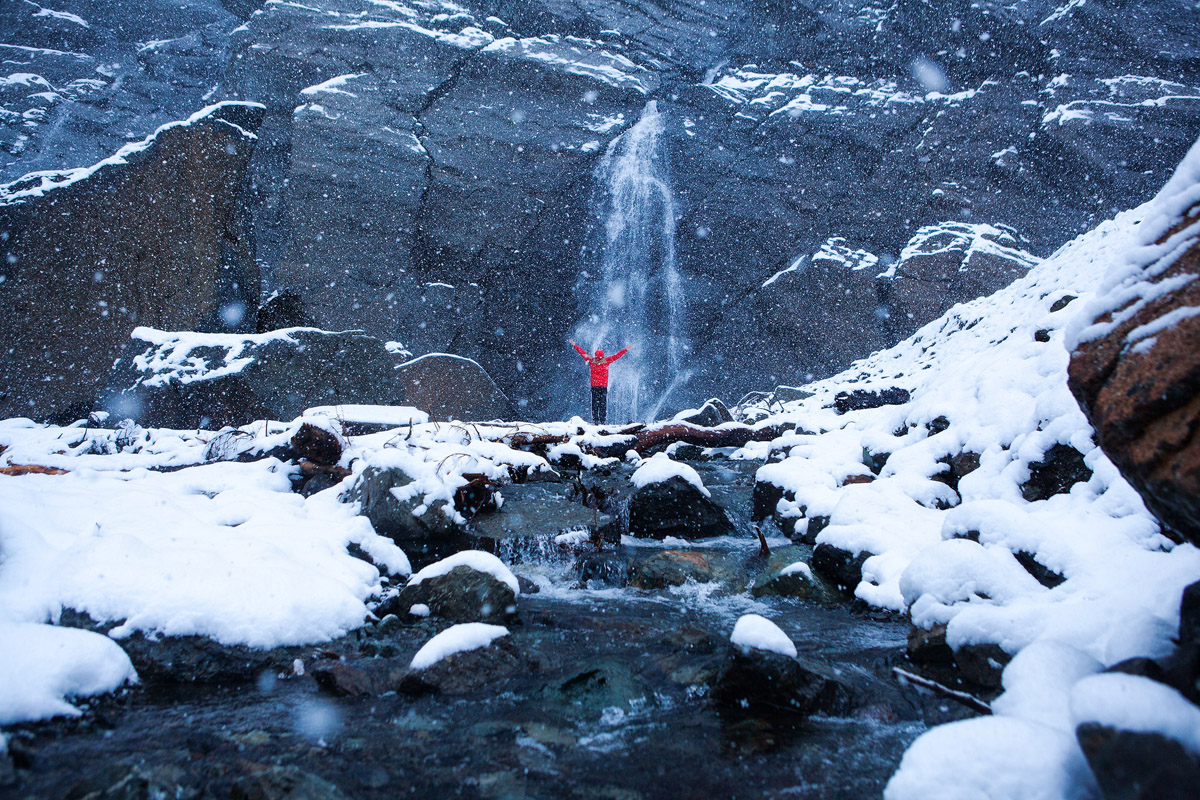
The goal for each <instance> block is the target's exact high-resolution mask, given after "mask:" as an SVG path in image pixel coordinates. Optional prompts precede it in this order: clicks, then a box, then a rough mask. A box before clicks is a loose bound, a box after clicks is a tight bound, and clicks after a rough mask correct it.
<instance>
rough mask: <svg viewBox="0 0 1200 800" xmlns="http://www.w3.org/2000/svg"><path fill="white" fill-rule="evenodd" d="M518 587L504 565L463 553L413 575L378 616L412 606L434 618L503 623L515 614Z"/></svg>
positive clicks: (487, 556) (481, 555)
mask: <svg viewBox="0 0 1200 800" xmlns="http://www.w3.org/2000/svg"><path fill="white" fill-rule="evenodd" d="M520 593H521V587H520V584H519V583H518V582H517V577H516V576H515V575H513V573H512V571H511V570H509V568H508V567H507V566H505V564H504V562H502V561H501V560H500V559H498V558H496V557H495V556H494V555H492V554H490V553H484V552H482V551H480V550H465V551H463V552H461V553H456V554H455V555H453V556H450V557H449V558H445V559H442V560H441V561H438V562H436V563H433V564H430V565H429V566H428V567H425V568H424V569H422V570H420V571H419V572H417V573H415V574H414V575H413V576H412V577H411V578H410V579H409V581H408V584H407V585H405V586H404V588H403V589H401V590H400V592H399V594H397V595H396V596H395V597H393V598H391V599H389V600H388V601H386V602H385V603H384V604H383V605H381V606H380V608H379V609H378V610H377V612H376V613H377V614H381V615H382V614H396V615H401V614H404V613H406V612H408V611H409V609H411V608H412V607H413V606H414V605H417V604H420V605H424V606H427V607H428V608H429V613H430V615H432V616H435V617H441V618H443V619H451V620H455V621H457V622H502V621H504V620H506V619H510V618H511V617H512V616H513V615H515V614H516V613H517V596H518V595H519V594H520Z"/></svg>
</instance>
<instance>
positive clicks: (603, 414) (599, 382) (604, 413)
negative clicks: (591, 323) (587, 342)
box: [571, 339, 629, 425]
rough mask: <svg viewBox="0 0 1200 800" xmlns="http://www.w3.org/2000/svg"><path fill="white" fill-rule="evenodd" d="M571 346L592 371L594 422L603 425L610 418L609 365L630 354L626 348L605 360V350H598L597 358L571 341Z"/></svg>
mask: <svg viewBox="0 0 1200 800" xmlns="http://www.w3.org/2000/svg"><path fill="white" fill-rule="evenodd" d="M571 346H572V347H574V348H575V349H576V351H578V352H579V355H580V356H582V357H583V360H584V361H586V362H587V363H588V366H589V367H590V368H591V371H592V381H591V382H592V422H594V423H595V424H597V425H603V424H604V423H605V422H606V421H607V418H608V365H609V364H611V363H613V362H614V361H616V360H617V359H618V358H620V357H621V356H623V355H625V354H626V353H628V352H629V348H628V347H626V348H625V349H623V350H622V351H621V352H619V353H617V354H616V355H615V356H608V357H607V358H605V356H604V351H603V350H597V351H596V355H595V356H589V355H588V354H587V350H584V349H583V348H582V347H580V346H579V345H577V344H575V340H574V339H572V340H571Z"/></svg>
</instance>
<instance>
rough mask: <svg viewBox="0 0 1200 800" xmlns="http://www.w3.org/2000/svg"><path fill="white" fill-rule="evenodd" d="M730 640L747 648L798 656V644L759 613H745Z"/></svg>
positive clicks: (739, 619) (744, 649)
mask: <svg viewBox="0 0 1200 800" xmlns="http://www.w3.org/2000/svg"><path fill="white" fill-rule="evenodd" d="M729 641H730V643H731V644H733V645H734V646H736V647H740V648H741V649H742V650H743V651H746V650H766V651H768V652H771V653H779V654H781V655H785V656H790V657H792V658H795V657H796V645H795V644H794V643H793V642H792V640H791V639H789V638H788V635H787V634H786V633H784V632H783V631H782V630H780V628H779V626H778V625H776V624H775V623H774V622H771V620H769V619H767V618H766V617H762V616H759V615H758V614H743V615H742V616H741V617H739V618H738V621H737V623H736V624H735V625H734V626H733V635H732V636H730V637H729Z"/></svg>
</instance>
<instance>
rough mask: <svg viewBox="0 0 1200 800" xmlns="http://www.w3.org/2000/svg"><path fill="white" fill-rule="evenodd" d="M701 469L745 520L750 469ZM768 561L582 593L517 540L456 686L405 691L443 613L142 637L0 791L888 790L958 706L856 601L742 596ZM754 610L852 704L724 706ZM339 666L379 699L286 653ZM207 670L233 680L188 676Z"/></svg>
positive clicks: (623, 550)
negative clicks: (513, 587) (344, 691)
mask: <svg viewBox="0 0 1200 800" xmlns="http://www.w3.org/2000/svg"><path fill="white" fill-rule="evenodd" d="M696 466H697V468H698V469H702V470H704V473H705V482H706V484H709V485H710V486H712V487H713V492H714V496H719V497H723V498H724V499H723V503H727V504H728V505H727V507H729V506H733V510H734V511H735V513H736V514H737V515H740V516H743V517H744V519H745V520H748V513H749V512H748V503H749V497H750V495H749V492H750V489H751V488H752V483H753V470H752V469H749V468H748V467H749V465H746V466H745V467H743V466H742V465H737V464H733V463H732V462H730V463H726V464H721V463H719V462H714V463H710V464H697V465H696ZM722 482H723V483H722ZM769 542H770V544H771V545H772V548H773V549H775V550H778V549H779V548H781V547H782V546H790V545H791V543H790V542H788V541H787V540H786V539H783V538H782V537H777V538H773V539H770V540H769ZM502 544H504V543H502ZM801 547H802V546H801ZM758 549H759V543H758V541H757V539H755V538H750V537H749V536H735V537H725V538H722V539H719V540H715V541H708V542H705V543H704V544H702V545H701V544H695V545H693V544H689V543H683V542H679V541H674V542H672V541H668V542H666V543H662V542H649V543H647V542H646V541H644V540H636V541H635V540H632V539H630V538H629V537H625V539H624V541H623V543H622V544H621V545H617V546H613V545H607V546H606V550H607V555H605V557H606V558H609V559H615V560H618V561H620V560H622V559H627V560H628V559H636V558H638V557H642V556H644V555H645V554H646V553H647V552H651V553H653V552H664V551H671V550H675V551H678V550H694V551H695V552H697V553H701V554H703V556H704V558H707V559H709V560H711V561H713V562H714V563H717V562H719V563H720V564H722V565H724V567H723V570H724V573H723V574H724V575H725V576H726V577H724V578H723V579H722V580H720V581H714V582H712V583H699V584H698V583H694V582H688V583H686V584H684V585H682V586H672V587H667V588H664V589H659V590H647V589H637V588H630V587H628V586H619V585H608V584H606V583H605V582H604V581H597V580H586V581H582V582H581V580H580V573H579V569H580V567H579V564H578V563H577V562H578V561H580V560H581V559H583V558H584V557H585V555H587V554H586V553H570V552H565V551H563V550H561V549H558V548H554V547H547V546H544V543H543V545H538V543H536V542H523V543H513V542H509V543H507V545H506V546H502V547H501V548H500V551H501V556H502V558H504V559H505V560H506V561H507V562H508V563H510V565H511V566H512V568H513V570H514V571H515V572H516V573H517V574H518V575H520V576H521V577H522V578H524V579H525V581H524V583H525V585H526V587H527V590H526V591H524V592H523V593H522V594H521V596H520V598H519V602H518V613H517V615H516V617H515V618H514V619H513V620H512V621H510V622H509V623H508V628H509V630H510V636H509V637H507V639H508V640H509V641H508V649H507V650H506V651H505V652H506V653H508V654H509V655H507V656H505V657H506V658H508V659H509V661H510V662H511V663H509V665H508V667H507V668H504V669H498V670H496V671H495V672H494V673H493V672H486V674H485V673H480V674H479V675H476V676H469V679H468V680H467V681H466V683H467V687H466V688H465V689H459V690H455V691H453V692H445V693H429V694H420V695H413V694H408V693H405V692H403V691H397V690H396V688H395V686H396V681H395V679H394V678H395V676H396V675H398V674H401V673H403V671H404V670H405V669H406V667H407V665H408V662H409V660H411V658H412V655H413V653H415V652H416V650H417V649H418V648H419V647H420V646H421V645H422V644H423V643H424V642H426V641H427V640H428V639H429V638H430V637H431V636H433V635H434V634H435V633H437V632H439V631H441V630H444V629H445V628H446V627H448V626H449V623H448V622H446V621H444V620H437V619H432V618H420V617H409V618H408V619H405V620H400V621H399V624H396V621H395V620H393V622H392V624H390V625H368V626H366V627H365V628H363V629H360V630H358V631H355V632H353V633H352V634H350V635H348V636H346V637H343V638H342V639H339V640H337V641H334V642H330V643H326V644H324V645H314V646H308V647H293V648H278V649H276V650H271V651H247V650H245V649H244V648H225V649H224V652H217V651H216V650H214V648H217V650H220V648H219V647H217V646H215V645H213V643H211V642H202V643H198V642H195V641H189V640H171V639H163V640H161V641H159V642H150V641H144V640H141V639H140V636H139V637H134V638H135V639H136V640H138V641H135V642H123V644H126V646H127V648H128V649H129V650H130V653H131V657H132V658H133V659H134V663H135V664H136V665H137V666H138V669H139V672H140V673H141V674H142V676H143V683H142V684H141V685H140V686H138V687H135V688H133V689H131V690H127V691H126V692H124V693H123V694H122V695H120V696H118V697H108V698H101V699H98V700H93V701H91V702H90V703H88V704H84V707H85V708H86V711H85V714H84V716H83V717H82V718H80V719H76V720H61V719H60V720H55V721H51V722H47V723H40V724H33V725H26V726H21V727H19V728H15V729H13V731H12V733H11V735H10V753H11V757H12V760H13V762H14V764H15V766H16V768H17V769H16V775H17V778H16V780H15V781H14V782H10V783H9V785H8V786H5V785H4V784H3V782H2V780H0V796H4V797H8V796H12V797H23V798H24V797H28V798H47V799H49V798H56V799H57V798H84V797H96V798H101V797H103V798H110V797H112V798H116V797H120V798H158V797H172V798H198V797H221V798H225V797H263V798H276V797H277V798H285V797H292V798H300V797H305V798H339V797H354V798H392V797H396V796H398V795H399V796H416V797H426V796H433V795H435V794H438V795H442V794H445V795H451V796H461V797H483V798H621V799H624V798H673V797H681V798H682V797H689V798H690V797H696V796H697V795H699V796H707V797H729V798H734V797H746V798H750V797H797V798H864V797H878V796H880V794H881V793H882V789H883V786H884V785H885V784H886V782H887V780H888V778H889V777H890V776H891V774H892V773H893V772H894V771H895V768H896V765H897V764H898V763H899V760H900V757H901V755H902V754H903V752H904V750H905V748H906V747H907V746H908V745H909V744H910V743H911V742H912V741H913V739H915V738H916V737H917V736H918V735H919V734H920V733H921V732H923V731H924V730H925V729H926V728H927V727H929V726H931V725H934V724H939V723H941V722H945V721H948V720H951V719H957V718H962V717H963V716H966V715H967V713H968V712H965V711H964V710H962V709H960V708H959V707H957V706H955V705H954V704H952V703H950V702H949V701H947V700H944V699H942V698H938V697H935V696H933V695H929V694H925V693H923V692H920V691H918V690H917V689H915V688H913V687H906V686H902V685H901V684H900V683H899V682H898V681H897V680H896V678H895V677H894V675H893V674H892V668H893V667H894V666H903V665H904V664H905V663H906V662H905V643H906V636H907V633H908V624H907V622H906V621H904V620H903V619H902V618H900V617H897V616H895V615H890V614H886V613H882V612H877V611H873V610H870V609H867V608H865V607H863V606H862V605H861V604H854V603H851V602H845V603H841V604H838V605H821V604H817V603H814V602H807V601H800V600H795V599H790V598H786V597H762V598H759V599H755V598H752V597H751V596H750V594H749V593H747V592H746V591H745V588H744V587H745V586H747V585H748V580H750V579H752V578H753V575H754V572H753V569H754V565H755V564H756V563H758V562H761V560H762V556H760V555H758ZM802 549H803V548H802ZM739 565H741V566H739ZM747 576H749V577H747ZM533 586H536V587H537V591H536V592H534V591H531V589H532V587H533ZM745 613H758V614H761V615H763V616H765V617H767V618H769V619H771V620H773V621H774V622H776V623H777V624H778V625H779V626H780V627H781V628H782V629H783V630H784V631H785V632H786V633H787V634H788V636H789V637H791V639H792V640H793V641H794V642H795V644H796V647H797V649H798V651H799V653H800V656H801V657H802V658H806V659H810V660H812V661H816V662H819V663H821V664H822V665H824V666H826V667H827V668H829V669H832V670H833V671H834V672H835V673H836V674H838V675H839V677H841V678H844V679H845V680H846V681H847V682H848V683H849V684H850V685H852V686H853V687H854V688H855V693H856V702H855V707H854V709H853V710H852V711H851V712H849V713H848V714H846V715H844V716H827V715H820V714H818V715H816V716H812V717H807V718H800V717H797V716H795V715H792V714H788V713H786V712H781V713H780V714H779V715H769V714H768V715H765V716H764V715H763V714H761V713H759V714H756V715H751V714H748V713H739V712H738V711H737V710H736V709H734V710H729V709H718V708H717V707H716V706H715V705H714V703H713V702H712V700H711V699H710V698H709V687H710V685H711V684H712V682H713V680H714V679H715V677H716V675H717V674H718V672H719V671H720V668H721V665H722V662H723V660H724V659H725V656H726V653H727V651H728V648H729V635H730V631H731V630H732V628H733V625H734V622H735V621H736V620H737V618H738V617H739V616H740V615H742V614H745ZM201 644H202V645H203V647H201ZM198 648H199V649H198ZM197 653H199V654H197ZM335 659H336V660H338V661H339V662H340V663H343V664H346V665H348V666H350V667H352V668H354V669H355V670H360V671H361V672H363V673H364V674H370V675H374V676H376V678H377V679H378V683H377V684H376V687H377V688H376V690H374V691H370V692H365V693H363V694H361V695H360V696H338V695H337V694H335V693H332V692H330V691H329V689H328V687H326V688H322V687H321V686H319V685H318V683H317V682H316V681H314V680H313V677H312V674H311V670H309V671H306V672H305V674H298V672H299V671H300V670H298V669H297V666H296V661H297V660H300V661H301V662H303V663H305V664H307V665H309V666H310V667H311V665H312V664H313V663H314V662H316V661H324V662H326V663H331V662H333V661H334V660H335ZM214 660H215V661H222V660H223V663H224V664H225V667H226V668H224V669H223V670H217V671H216V672H214V671H212V670H208V671H203V670H202V671H203V672H204V676H205V679H204V680H198V681H195V682H191V683H188V682H180V681H183V680H186V677H184V673H185V672H186V671H187V670H189V669H193V668H194V667H195V665H196V664H202V663H203V664H209V665H211V663H213V662H214ZM389 676H391V677H390V678H389ZM193 677H194V676H193ZM0 778H2V776H0ZM335 787H336V788H335ZM8 792H12V794H6V793H8Z"/></svg>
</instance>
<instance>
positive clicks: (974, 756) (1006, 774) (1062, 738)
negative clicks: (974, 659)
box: [883, 717, 1098, 800]
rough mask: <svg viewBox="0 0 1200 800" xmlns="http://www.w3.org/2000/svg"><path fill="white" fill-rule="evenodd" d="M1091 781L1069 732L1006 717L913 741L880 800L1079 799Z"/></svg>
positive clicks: (1091, 788) (1092, 792)
mask: <svg viewBox="0 0 1200 800" xmlns="http://www.w3.org/2000/svg"><path fill="white" fill-rule="evenodd" d="M1097 796H1098V789H1097V787H1096V779H1095V778H1094V777H1093V776H1092V772H1091V770H1090V769H1089V768H1088V765H1087V761H1086V760H1085V759H1084V757H1083V753H1082V752H1081V751H1080V749H1079V745H1078V744H1076V742H1075V735H1074V733H1067V732H1064V731H1060V730H1056V729H1054V728H1049V727H1047V726H1045V725H1038V724H1037V723H1034V722H1026V721H1024V720H1019V719H1010V718H1006V717H981V718H979V719H969V720H963V721H961V722H952V723H950V724H949V725H941V726H939V727H937V728H934V729H933V730H931V731H929V732H928V733H925V734H923V735H922V736H921V738H919V739H917V741H916V742H914V743H913V745H912V746H911V747H909V748H908V751H907V752H906V753H905V754H904V758H903V759H902V760H901V761H900V769H899V770H898V771H897V772H896V774H895V775H894V776H892V779H891V780H890V781H889V782H888V785H887V788H886V789H884V792H883V797H884V800H1000V798H1013V800H1018V799H1019V800H1077V799H1078V800H1084V798H1093V797H1097Z"/></svg>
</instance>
